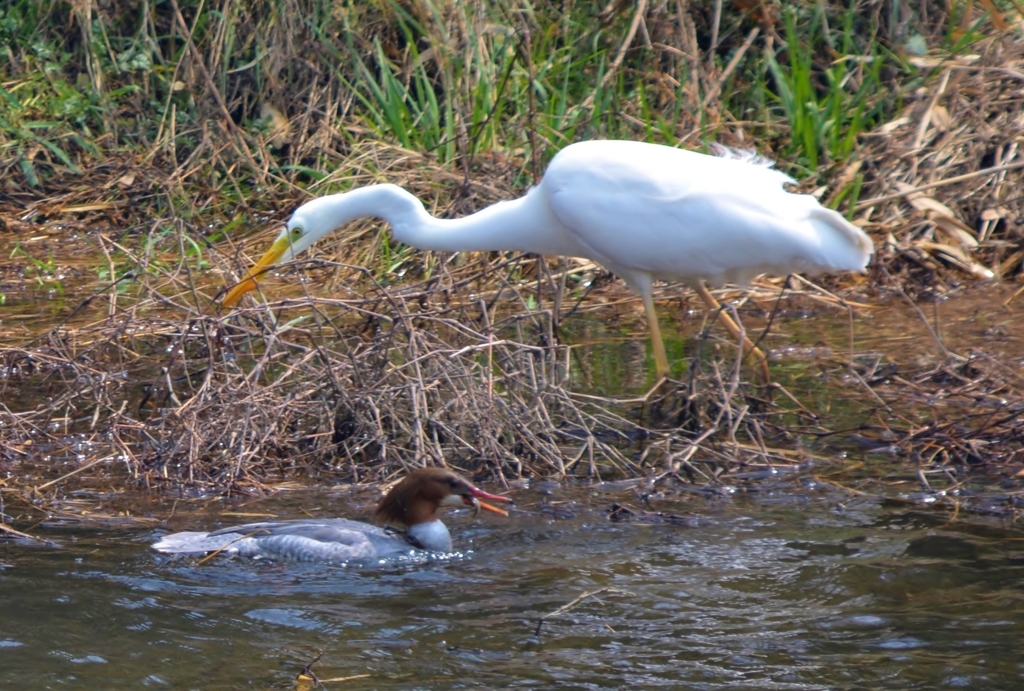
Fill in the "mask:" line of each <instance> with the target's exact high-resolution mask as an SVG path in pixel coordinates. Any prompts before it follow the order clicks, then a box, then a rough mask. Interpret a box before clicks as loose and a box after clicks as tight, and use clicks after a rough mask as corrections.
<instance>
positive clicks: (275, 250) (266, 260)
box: [224, 236, 291, 307]
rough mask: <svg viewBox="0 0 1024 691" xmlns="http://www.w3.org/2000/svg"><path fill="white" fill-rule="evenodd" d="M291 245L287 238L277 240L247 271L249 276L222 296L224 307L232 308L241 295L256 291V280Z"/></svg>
mask: <svg viewBox="0 0 1024 691" xmlns="http://www.w3.org/2000/svg"><path fill="white" fill-rule="evenodd" d="M290 244H291V240H290V238H288V237H287V236H285V237H280V238H278V239H277V240H276V241H275V242H274V244H273V245H271V246H270V249H268V250H267V251H266V253H265V254H264V255H263V256H262V257H260V260H259V261H258V262H256V264H254V265H253V267H252V268H251V269H249V275H247V276H246V277H245V280H243V281H242V282H241V283H236V284H235V286H234V287H233V288H232V289H231V290H229V291H228V294H227V295H226V296H224V306H225V307H234V306H235V303H237V302H238V301H239V300H240V299H241V298H242V296H243V295H245V294H246V293H248V292H249V291H250V290H256V278H257V277H259V276H260V275H261V274H262V273H263V272H264V271H266V270H267V269H269V268H270V267H271V266H273V265H274V264H276V263H277V260H278V259H280V258H281V257H282V255H284V253H285V252H286V251H287V250H288V246H289V245H290Z"/></svg>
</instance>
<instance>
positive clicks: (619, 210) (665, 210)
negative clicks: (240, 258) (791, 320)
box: [224, 141, 874, 375]
mask: <svg viewBox="0 0 1024 691" xmlns="http://www.w3.org/2000/svg"><path fill="white" fill-rule="evenodd" d="M792 182H793V180H792V179H791V178H790V177H788V176H787V175H785V174H783V173H781V172H779V171H777V170H774V169H772V168H771V167H769V166H767V165H763V162H762V161H761V160H754V161H751V160H743V159H742V158H735V157H719V156H708V155H705V154H699V153H696V152H692V151H684V150H682V149H675V148H672V147H669V146H661V145H657V144H645V143H642V142H629V141H588V142H580V143H577V144H572V145H570V146H567V147H565V148H564V149H563V150H562V151H560V152H559V153H558V154H557V155H556V156H555V157H554V159H552V161H551V164H550V165H549V166H548V169H547V172H546V173H545V175H544V178H543V179H542V180H541V181H540V183H538V184H537V185H536V186H535V187H533V188H532V189H530V191H529V192H527V193H526V195H525V196H523V197H521V198H520V199H516V200H512V201H505V202H499V203H497V204H494V205H492V206H489V207H487V208H486V209H483V210H482V211H479V212H477V213H475V214H472V215H470V216H466V217H464V218H458V219H438V218H434V217H433V216H431V215H430V214H429V213H427V211H426V210H425V209H424V208H423V204H422V203H421V202H420V201H419V199H417V198H416V197H414V196H412V195H411V194H410V193H408V192H406V191H405V190H404V189H402V188H401V187H397V186H395V185H373V186H370V187H364V188H361V189H356V190H353V191H351V192H345V193H342V194H334V195H330V196H326V197H321V198H319V199H314V200H312V201H310V202H308V203H306V204H303V205H302V206H300V207H299V208H298V209H297V210H296V211H295V213H294V214H293V215H292V217H291V219H289V221H288V225H287V228H286V229H285V230H284V231H282V233H281V235H280V236H279V237H278V238H277V240H276V241H275V242H274V244H273V245H272V246H271V248H270V249H269V250H268V251H267V253H266V254H265V255H264V256H263V257H262V258H261V259H260V260H259V262H258V263H257V264H256V266H254V267H253V269H252V270H251V272H250V275H249V277H248V278H247V279H246V280H245V281H243V282H242V283H240V284H238V285H237V286H235V287H234V288H233V289H232V290H231V292H229V293H228V295H227V297H226V298H225V300H224V303H225V305H227V306H230V305H233V304H234V303H235V302H237V301H238V299H239V298H240V297H241V296H242V295H243V294H245V293H246V292H248V291H249V290H252V289H253V288H255V282H254V281H253V277H254V276H257V275H258V274H259V272H261V271H263V270H264V269H265V268H266V267H268V266H270V265H272V264H274V263H276V262H278V261H280V260H281V259H291V258H293V257H295V256H296V255H297V254H299V253H301V252H303V251H304V250H306V249H307V248H308V247H309V246H310V245H312V244H313V243H315V242H316V241H317V240H319V239H320V238H322V237H323V236H325V235H327V234H329V233H331V232H333V231H334V230H336V229H337V228H339V227H341V226H343V225H345V224H346V223H348V222H350V221H353V220H355V219H358V218H363V217H367V216H374V217H378V218H382V219H384V220H385V221H387V222H388V223H389V224H390V225H391V228H392V232H393V233H394V236H395V238H396V239H397V240H399V241H401V242H404V243H406V244H408V245H411V246H413V247H417V248H419V249H425V250H440V251H450V252H459V251H470V250H484V251H495V250H517V251H521V252H536V253H539V254H551V255H566V256H572V257H585V258H588V259H592V260H594V261H595V262H597V263H599V264H601V265H602V266H604V267H605V268H607V269H608V270H610V271H612V272H613V273H615V274H617V275H619V276H621V277H622V278H623V279H624V280H625V281H626V282H627V283H628V284H629V285H630V286H632V287H633V288H634V289H635V290H636V291H637V292H639V293H640V295H641V296H642V297H643V300H644V307H645V310H646V312H647V318H648V324H649V326H650V328H651V331H652V333H651V336H652V340H653V345H654V354H655V360H656V362H657V366H658V373H659V374H661V375H663V374H666V373H667V371H668V361H667V358H666V357H665V352H664V346H663V344H662V341H661V334H660V330H659V328H658V322H657V317H656V315H655V312H654V302H653V300H652V298H651V286H652V283H653V281H655V280H659V279H668V280H682V281H685V282H686V283H688V284H689V285H691V286H693V287H694V288H695V289H696V290H697V291H698V293H700V295H701V297H702V298H704V300H705V301H706V302H708V304H709V305H711V306H717V303H716V302H715V301H714V298H712V297H711V295H710V293H708V292H707V289H706V288H705V287H704V285H703V283H702V282H703V281H707V282H708V283H711V284H712V285H716V286H717V285H721V284H723V283H726V282H730V283H738V284H747V283H749V282H750V280H751V279H752V278H754V277H755V276H757V275H759V274H763V273H772V274H780V275H781V274H789V273H793V272H802V273H808V274H817V273H821V272H826V271H861V270H863V269H864V268H865V267H866V266H867V264H868V262H869V261H870V259H871V254H872V252H873V250H874V247H873V245H872V243H871V240H870V238H869V237H868V236H867V235H866V234H865V233H864V231H862V230H861V229H859V228H857V227H856V226H854V225H853V224H851V223H850V222H848V221H847V220H846V219H845V218H843V217H842V215H840V214H839V213H837V212H835V211H832V210H831V209H826V208H825V207H823V206H821V204H819V203H818V201H817V200H816V199H815V198H814V197H812V196H810V195H802V194H793V193H790V192H787V191H786V190H785V189H784V187H783V185H785V184H787V183H792ZM720 316H722V317H725V321H726V322H727V323H726V326H728V327H729V328H730V331H732V332H733V333H734V335H739V334H740V331H739V329H738V327H736V325H735V324H733V323H732V322H731V320H728V318H727V317H726V315H724V314H722V313H720ZM747 347H748V348H750V349H752V350H755V351H756V349H753V346H752V345H751V344H750V343H749V341H748V342H747ZM756 352H757V354H758V355H759V356H760V357H761V358H762V359H763V355H761V354H760V352H759V351H756Z"/></svg>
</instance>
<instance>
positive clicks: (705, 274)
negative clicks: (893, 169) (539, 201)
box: [544, 141, 870, 284]
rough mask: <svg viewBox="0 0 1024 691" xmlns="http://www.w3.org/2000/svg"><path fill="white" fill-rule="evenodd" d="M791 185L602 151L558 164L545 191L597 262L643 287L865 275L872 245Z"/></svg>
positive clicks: (671, 156)
mask: <svg viewBox="0 0 1024 691" xmlns="http://www.w3.org/2000/svg"><path fill="white" fill-rule="evenodd" d="M789 181H791V180H790V179H789V178H788V177H787V176H785V175H784V174H782V173H780V172H778V171H775V170H772V169H770V168H766V167H763V166H755V165H752V164H750V163H746V162H744V161H737V160H730V159H722V158H716V157H713V156H705V155H702V154H697V153H694V152H689V151H683V150H680V149H672V148H668V147H661V146H652V145H645V144H642V143H637V142H612V141H598V142H587V143H586V145H580V144H577V145H574V146H573V147H570V148H567V149H566V150H565V151H563V152H562V153H560V154H559V155H558V156H556V158H555V159H554V160H553V161H552V163H551V166H550V167H549V168H548V171H547V174H546V175H545V179H544V185H545V187H546V189H547V191H548V196H549V200H550V204H551V207H552V210H553V212H554V214H555V215H556V216H557V218H558V219H559V220H560V221H561V223H562V224H564V225H565V226H566V228H567V229H568V230H569V231H570V232H572V233H573V235H574V236H575V237H576V239H577V240H578V242H579V243H580V244H581V245H584V246H586V247H587V248H588V249H589V251H590V252H591V253H592V258H594V259H597V260H598V261H600V262H602V263H604V264H605V265H606V266H607V267H608V268H609V269H611V270H612V271H615V272H616V273H619V274H621V275H623V277H624V278H627V279H631V278H632V279H633V280H634V282H635V281H636V277H637V275H638V274H642V275H646V277H647V278H648V279H649V278H652V277H653V278H675V277H679V278H689V279H691V280H692V279H697V278H702V279H705V280H707V281H709V282H711V283H714V284H720V283H722V282H725V281H732V282H737V283H746V282H747V281H749V280H750V279H751V278H753V277H754V276H756V275H757V274H760V273H776V274H786V273H789V272H791V271H809V272H816V271H822V270H828V269H861V268H863V267H864V265H865V264H866V262H867V259H868V257H869V256H870V249H869V248H870V240H868V239H867V236H866V235H864V234H863V232H862V231H860V230H859V229H857V228H856V227H855V226H852V225H850V224H849V223H847V222H846V221H845V219H843V218H842V217H841V216H839V215H838V214H836V213H835V212H834V211H830V210H828V209H823V208H822V207H821V206H820V205H819V204H818V202H817V200H815V199H814V198H813V197H810V196H807V195H796V194H790V193H788V192H786V191H785V190H784V189H783V184H784V183H786V182H789ZM865 243H866V246H865Z"/></svg>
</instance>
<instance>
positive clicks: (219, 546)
mask: <svg viewBox="0 0 1024 691" xmlns="http://www.w3.org/2000/svg"><path fill="white" fill-rule="evenodd" d="M451 548H452V542H451V536H450V535H449V533H448V529H447V528H446V527H445V525H444V524H443V523H441V522H440V521H434V522H432V523H430V524H421V525H417V526H413V527H412V528H411V529H410V531H409V534H406V533H400V532H396V531H392V530H388V529H385V528H378V527H377V526H374V525H370V524H369V523H362V522H361V521H350V520H348V519H347V518H325V519H300V520H294V521H267V522H262V523H246V524H245V525H239V526H232V527H230V528H222V529H220V530H215V531H213V532H209V533H204V532H182V533H174V534H172V535H168V536H166V537H164V538H163V539H161V540H160V541H159V542H157V543H156V544H154V545H153V549H155V550H157V551H158V552H164V553H165V554H206V553H209V552H217V551H222V552H223V553H224V554H227V555H237V556H242V557H253V558H269V559H282V560H288V561H319V562H325V561H326V562H348V561H366V560H369V559H379V558H387V557H391V556H397V555H399V554H403V553H405V554H407V553H409V552H413V551H416V550H420V549H428V550H431V551H438V552H450V551H451Z"/></svg>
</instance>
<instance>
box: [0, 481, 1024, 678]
mask: <svg viewBox="0 0 1024 691" xmlns="http://www.w3.org/2000/svg"><path fill="white" fill-rule="evenodd" d="M337 499H338V497H337V496H335V495H321V494H313V493H301V496H300V497H299V499H291V500H289V501H287V502H286V501H284V500H282V499H275V500H267V501H262V502H259V503H257V504H248V505H246V506H245V507H244V509H240V510H244V511H268V512H274V513H278V514H280V515H282V516H300V515H302V514H301V512H300V511H299V510H298V506H300V505H304V506H317V507H321V506H326V505H327V504H326V503H325V502H329V501H330V502H333V503H334V504H335V505H336V506H338V507H339V509H338V513H342V511H341V509H340V507H347V508H348V509H349V511H355V510H359V509H365V508H366V503H365V502H363V501H362V500H357V501H355V502H353V503H350V502H339V501H338V500H337ZM517 500H518V503H519V509H518V510H517V511H516V512H515V513H514V514H513V516H512V518H510V519H501V518H500V517H493V516H489V515H487V516H481V517H479V518H475V519H474V518H472V517H470V516H468V515H452V516H450V517H449V520H448V522H449V525H450V526H451V527H452V529H453V534H454V535H455V540H456V545H457V546H458V547H459V548H460V549H463V550H465V551H466V553H465V554H463V555H462V556H459V557H456V558H451V559H447V560H441V561H435V562H431V563H426V564H420V565H416V566H387V567H381V566H376V567H375V566H363V567H347V568H345V567H317V566H309V565H295V564H260V563H253V562H247V561H216V562H210V563H207V564H204V565H198V564H196V563H195V562H194V561H185V562H183V561H173V560H169V559H167V558H164V557H162V556H160V555H157V554H155V553H152V552H151V551H150V550H149V548H148V544H149V543H150V542H151V541H152V540H153V539H155V538H156V537H157V536H158V535H159V534H160V533H161V532H162V531H161V530H157V529H153V528H131V529H127V528H117V529H103V528H96V527H93V528H82V527H70V526H64V527H60V526H57V527H54V528H51V529H49V530H44V529H42V528H38V529H36V532H44V533H45V534H46V535H47V536H48V537H51V538H53V539H56V540H59V541H60V542H61V543H62V545H64V546H63V548H61V549H48V548H43V547H38V546H25V545H15V544H9V545H7V546H5V547H2V548H0V565H2V567H0V603H2V605H0V606H2V612H3V614H2V617H0V688H5V689H7V688H10V689H14V688H25V689H51V688H59V689H76V688H81V689H99V688H103V689H111V690H113V689H138V688H173V689H207V690H209V689H240V688H281V689H286V688H294V679H295V676H296V674H297V673H298V672H299V671H301V669H302V668H303V667H304V666H305V665H306V664H307V663H309V662H310V661H312V660H313V659H314V658H315V657H316V656H317V655H318V654H321V653H322V658H321V662H320V663H319V664H318V665H316V666H315V667H314V671H315V672H316V674H317V675H318V676H319V677H320V678H322V679H331V678H338V677H350V676H355V675H366V676H362V677H360V678H356V679H351V680H349V681H347V682H344V683H342V682H328V683H327V684H326V686H327V688H344V689H346V690H348V689H381V688H387V689H451V688H456V689H466V688H544V689H548V688H556V687H557V688H559V689H613V688H614V689H618V688H687V689H691V688H692V689H738V688H744V689H800V690H802V691H803V690H808V689H901V690H906V689H947V688H975V689H976V688H984V689H1012V688H1020V685H1021V684H1022V683H1024V652H1022V649H1021V645H1020V641H1021V640H1022V638H1024V596H1022V592H1024V590H1022V584H1024V550H1022V547H1024V541H1022V536H1021V533H1020V531H1017V530H1014V529H1011V528H1005V527H1002V526H1001V525H1000V524H998V523H994V522H992V523H984V522H978V521H977V520H957V521H949V517H948V516H946V515H940V514H928V513H922V512H908V511H906V510H905V509H903V508H900V509H893V508H890V507H887V506H885V505H884V504H881V503H879V502H876V501H867V500H865V501H863V502H862V501H860V500H854V501H851V500H850V497H849V496H847V495H842V496H834V495H830V494H828V493H827V492H824V491H822V492H817V491H812V492H810V493H808V492H806V491H804V492H801V491H793V490H789V491H785V492H782V493H780V494H777V495H776V494H775V493H774V492H765V493H764V494H763V496H760V497H758V498H757V499H748V498H743V497H740V498H734V499H721V498H719V499H713V500H711V499H704V498H689V499H688V500H686V501H682V500H680V501H679V502H676V503H665V504H663V505H660V506H658V507H657V508H658V509H660V510H670V511H675V512H677V513H685V514H686V515H687V516H688V517H689V518H690V520H688V521H686V522H684V523H683V524H669V523H665V524H657V525H647V524H639V523H633V522H626V523H614V522H610V521H608V520H607V518H606V517H605V509H606V508H607V507H608V506H609V505H610V504H611V503H612V502H613V501H620V502H621V501H631V500H633V497H631V496H630V495H629V494H612V493H595V492H592V491H589V490H578V491H571V490H566V489H555V490H554V495H542V494H541V493H539V492H530V491H523V492H519V493H517ZM292 502H298V503H292ZM556 505H557V507H558V511H552V510H544V507H545V506H547V507H549V508H550V507H552V506H556ZM224 508H225V509H230V508H232V507H228V506H225V507H224ZM236 508H237V507H236ZM181 511H182V508H181V506H180V505H179V506H178V507H177V512H178V515H177V516H176V517H175V519H174V520H173V528H175V529H178V528H185V527H196V526H198V525H207V526H208V525H212V524H213V523H217V522H220V523H225V522H228V521H230V520H232V519H227V518H220V519H218V518H217V517H215V516H211V515H206V516H182V515H181ZM167 513H169V511H165V512H164V515H166V514H167ZM233 520H234V521H239V520H245V519H237V518H236V519H233ZM602 588H611V589H615V590H613V591H607V592H603V593H601V594H599V595H598V596H596V597H594V598H588V599H585V600H584V601H582V602H580V603H579V604H578V605H577V606H576V607H575V608H573V609H571V610H570V611H568V612H566V613H564V614H561V615H559V616H555V617H552V618H550V619H548V620H547V621H546V622H545V623H544V625H543V627H542V629H541V632H540V635H539V636H538V635H536V630H537V624H538V620H539V618H540V617H542V616H543V615H545V614H548V613H551V612H553V611H555V610H557V609H558V608H559V607H562V606H563V605H566V604H568V603H570V602H571V601H572V600H574V599H575V598H576V597H578V596H580V595H582V594H584V593H587V592H591V591H595V590H599V589H602ZM616 591H620V592H616Z"/></svg>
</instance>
